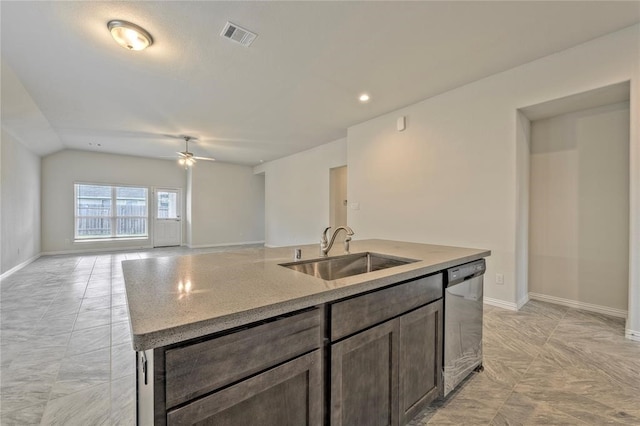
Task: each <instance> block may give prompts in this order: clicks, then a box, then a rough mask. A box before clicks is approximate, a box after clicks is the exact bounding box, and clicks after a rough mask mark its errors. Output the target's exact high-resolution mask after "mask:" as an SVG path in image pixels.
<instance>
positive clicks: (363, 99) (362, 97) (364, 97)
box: [358, 93, 371, 102]
mask: <svg viewBox="0 0 640 426" xmlns="http://www.w3.org/2000/svg"><path fill="white" fill-rule="evenodd" d="M369 99H371V98H370V97H369V95H368V94H366V93H363V94H362V95H360V96H359V97H358V100H359V101H360V102H369Z"/></svg>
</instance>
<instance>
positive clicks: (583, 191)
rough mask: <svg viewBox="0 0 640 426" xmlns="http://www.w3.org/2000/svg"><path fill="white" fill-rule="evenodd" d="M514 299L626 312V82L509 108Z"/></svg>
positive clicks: (621, 314)
mask: <svg viewBox="0 0 640 426" xmlns="http://www.w3.org/2000/svg"><path fill="white" fill-rule="evenodd" d="M517 121H518V129H517V131H518V135H517V138H516V140H517V148H516V157H517V170H518V172H517V183H516V185H517V194H518V197H517V198H518V201H517V209H518V216H517V219H518V220H517V221H518V225H517V237H516V240H517V242H516V274H517V282H518V284H517V288H516V291H517V300H518V307H520V306H521V305H522V304H524V303H526V301H527V300H528V299H529V298H532V299H538V300H544V301H548V302H552V303H557V304H561V305H565V306H570V307H574V308H579V309H584V310H590V311H594V312H599V313H603V314H606V315H611V316H617V317H622V318H626V317H627V316H628V314H629V313H630V312H631V310H632V309H633V307H632V301H631V300H630V298H629V293H630V288H631V286H632V285H634V284H633V283H632V282H631V280H630V274H629V268H630V267H632V265H631V263H630V261H631V259H630V252H629V250H630V249H629V247H630V244H629V242H630V238H633V236H631V234H630V220H629V219H630V214H633V211H632V208H631V205H630V193H631V190H633V188H630V186H632V185H633V183H632V182H631V179H630V176H631V175H630V161H629V153H630V141H631V140H630V127H631V126H630V84H629V82H624V83H619V84H615V85H611V86H607V87H603V88H599V89H595V90H591V91H588V92H584V93H580V94H577V95H573V96H568V97H566V98H561V99H557V100H552V101H549V102H545V103H542V104H538V105H533V106H530V107H526V108H522V109H520V110H518V113H517Z"/></svg>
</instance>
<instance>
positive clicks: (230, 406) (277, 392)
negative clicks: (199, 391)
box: [167, 351, 323, 426]
mask: <svg viewBox="0 0 640 426" xmlns="http://www.w3.org/2000/svg"><path fill="white" fill-rule="evenodd" d="M321 364H322V353H321V351H314V352H311V353H308V354H306V355H304V356H301V357H299V358H296V359H294V360H293V361H289V362H287V363H284V364H281V365H279V366H278V367H275V368H273V369H271V370H267V371H265V372H263V373H260V374H258V375H257V376H253V377H251V378H250V379H247V380H245V381H242V382H239V383H236V384H235V385H233V386H230V387H228V388H225V389H223V390H221V391H219V392H215V393H213V394H211V395H207V396H205V397H202V398H200V399H198V400H196V401H193V402H191V403H189V404H187V405H185V406H182V407H179V408H176V409H175V410H172V411H169V412H168V413H167V424H168V425H169V426H174V425H196V424H197V425H205V424H206V425H258V424H259V425H261V426H321V425H322V407H323V390H322V365H321Z"/></svg>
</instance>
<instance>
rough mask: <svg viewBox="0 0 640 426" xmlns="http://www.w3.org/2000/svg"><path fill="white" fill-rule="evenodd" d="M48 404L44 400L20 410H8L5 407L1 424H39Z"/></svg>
mask: <svg viewBox="0 0 640 426" xmlns="http://www.w3.org/2000/svg"><path fill="white" fill-rule="evenodd" d="M46 405H47V402H46V401H43V402H40V403H39V404H36V405H30V406H28V407H24V408H22V409H19V410H13V411H8V410H5V409H4V408H3V409H2V415H1V416H0V424H2V425H5V426H14V425H15V426H18V425H39V424H40V419H42V414H43V413H44V409H45V407H46Z"/></svg>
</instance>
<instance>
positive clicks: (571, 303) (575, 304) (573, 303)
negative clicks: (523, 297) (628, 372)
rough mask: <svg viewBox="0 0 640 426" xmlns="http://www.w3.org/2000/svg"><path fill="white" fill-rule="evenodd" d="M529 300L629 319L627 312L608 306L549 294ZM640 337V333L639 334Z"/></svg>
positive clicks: (538, 295) (533, 294)
mask: <svg viewBox="0 0 640 426" xmlns="http://www.w3.org/2000/svg"><path fill="white" fill-rule="evenodd" d="M529 298H531V299H534V300H540V301H542V302H549V303H555V304H556V305H562V306H568V307H569V308H575V309H582V310H584V311H589V312H595V313H598V314H603V315H609V316H612V317H617V318H627V311H625V310H622V309H616V308H609V307H608V306H601V305H594V304H591V303H585V302H579V301H577V300H571V299H563V298H562V297H556V296H549V295H547V294H540V293H529ZM638 337H640V333H638Z"/></svg>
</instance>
